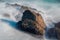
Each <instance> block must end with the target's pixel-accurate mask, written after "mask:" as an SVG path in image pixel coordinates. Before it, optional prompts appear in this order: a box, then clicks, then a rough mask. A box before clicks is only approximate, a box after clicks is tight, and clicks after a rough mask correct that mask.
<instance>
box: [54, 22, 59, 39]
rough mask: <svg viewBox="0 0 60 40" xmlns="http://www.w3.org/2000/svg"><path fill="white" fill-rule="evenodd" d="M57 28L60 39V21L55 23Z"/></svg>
mask: <svg viewBox="0 0 60 40" xmlns="http://www.w3.org/2000/svg"><path fill="white" fill-rule="evenodd" d="M55 29H56V33H57V38H58V40H60V22H59V23H56V24H55Z"/></svg>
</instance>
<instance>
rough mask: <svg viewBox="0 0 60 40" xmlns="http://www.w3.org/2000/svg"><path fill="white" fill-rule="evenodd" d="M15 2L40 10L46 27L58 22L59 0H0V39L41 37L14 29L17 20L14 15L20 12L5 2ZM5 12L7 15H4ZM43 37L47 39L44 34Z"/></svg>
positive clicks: (32, 38) (13, 39) (38, 39)
mask: <svg viewBox="0 0 60 40" xmlns="http://www.w3.org/2000/svg"><path fill="white" fill-rule="evenodd" d="M15 3H17V4H19V5H25V6H28V7H31V8H35V9H37V10H38V11H42V12H43V13H42V14H41V15H42V17H43V19H44V21H45V23H46V26H47V28H52V27H54V23H57V22H60V0H0V40H40V39H41V38H37V37H34V36H32V35H30V34H28V33H25V32H22V31H18V30H16V29H15V26H16V23H17V21H18V20H17V19H16V17H15V16H16V13H20V12H19V8H18V7H17V8H18V9H17V8H13V7H7V6H6V5H7V4H15ZM6 13H7V14H8V16H5V14H6ZM43 14H44V15H43ZM9 15H10V16H9ZM20 15H22V14H20ZM20 17H21V16H20ZM47 30H48V29H47ZM43 39H44V40H49V39H47V38H46V36H44V38H43ZM43 39H42V40H43ZM54 40H55V39H54Z"/></svg>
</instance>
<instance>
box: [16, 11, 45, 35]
mask: <svg viewBox="0 0 60 40" xmlns="http://www.w3.org/2000/svg"><path fill="white" fill-rule="evenodd" d="M17 28H18V29H21V30H23V31H26V32H29V33H33V34H38V35H43V34H44V31H45V23H44V20H43V19H42V17H41V15H40V14H39V13H36V12H34V11H31V10H25V12H24V13H23V17H22V20H21V21H19V22H18V23H17Z"/></svg>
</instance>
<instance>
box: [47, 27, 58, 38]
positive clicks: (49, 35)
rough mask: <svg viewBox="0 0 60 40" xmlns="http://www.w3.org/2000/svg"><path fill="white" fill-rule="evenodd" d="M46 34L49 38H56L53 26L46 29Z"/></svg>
mask: <svg viewBox="0 0 60 40" xmlns="http://www.w3.org/2000/svg"><path fill="white" fill-rule="evenodd" d="M46 36H47V38H49V39H57V33H56V30H55V28H50V29H48V31H47V35H46Z"/></svg>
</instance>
